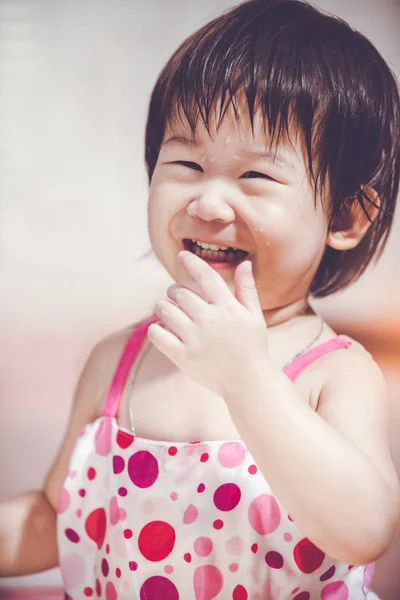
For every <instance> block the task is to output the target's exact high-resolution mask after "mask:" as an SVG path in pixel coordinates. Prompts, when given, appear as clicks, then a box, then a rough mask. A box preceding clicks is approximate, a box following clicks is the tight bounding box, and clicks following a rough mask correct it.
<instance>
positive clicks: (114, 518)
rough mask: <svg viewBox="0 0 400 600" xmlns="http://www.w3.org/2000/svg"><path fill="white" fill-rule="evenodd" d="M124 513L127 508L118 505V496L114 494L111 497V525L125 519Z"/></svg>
mask: <svg viewBox="0 0 400 600" xmlns="http://www.w3.org/2000/svg"><path fill="white" fill-rule="evenodd" d="M123 513H125V509H122V508H120V507H119V506H118V499H117V497H116V496H113V497H112V498H110V508H109V518H110V523H111V525H116V524H117V523H118V522H119V521H123V518H122V517H123ZM125 514H126V513H125Z"/></svg>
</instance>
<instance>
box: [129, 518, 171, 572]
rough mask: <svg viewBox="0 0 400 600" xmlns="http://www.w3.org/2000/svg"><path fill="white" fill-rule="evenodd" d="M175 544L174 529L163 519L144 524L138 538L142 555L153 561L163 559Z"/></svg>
mask: <svg viewBox="0 0 400 600" xmlns="http://www.w3.org/2000/svg"><path fill="white" fill-rule="evenodd" d="M174 544H175V529H174V528H173V527H172V526H171V525H170V524H169V523H166V522H165V521H151V522H150V523H147V525H145V526H144V527H143V528H142V530H141V532H140V534H139V538H138V546H139V550H140V552H141V553H142V555H143V556H144V557H145V558H147V560H151V561H153V562H157V561H159V560H164V558H167V556H169V554H171V552H172V549H173V547H174Z"/></svg>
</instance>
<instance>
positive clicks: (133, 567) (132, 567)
mask: <svg viewBox="0 0 400 600" xmlns="http://www.w3.org/2000/svg"><path fill="white" fill-rule="evenodd" d="M137 567H138V565H137V562H136V561H134V560H131V561H130V563H129V569H130V571H136V569H137Z"/></svg>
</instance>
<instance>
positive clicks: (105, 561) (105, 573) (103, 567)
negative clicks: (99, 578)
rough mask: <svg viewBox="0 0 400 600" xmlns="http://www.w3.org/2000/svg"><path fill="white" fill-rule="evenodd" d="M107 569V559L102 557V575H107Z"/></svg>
mask: <svg viewBox="0 0 400 600" xmlns="http://www.w3.org/2000/svg"><path fill="white" fill-rule="evenodd" d="M109 571H110V567H109V565H108V562H107V559H106V558H103V560H102V561H101V572H102V573H103V575H104V577H107V576H108V573H109Z"/></svg>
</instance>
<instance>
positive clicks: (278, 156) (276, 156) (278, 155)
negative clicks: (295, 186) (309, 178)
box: [160, 135, 296, 171]
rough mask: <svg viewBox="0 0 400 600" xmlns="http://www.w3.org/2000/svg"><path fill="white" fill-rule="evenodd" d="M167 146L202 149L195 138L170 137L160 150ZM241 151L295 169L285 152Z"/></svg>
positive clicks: (264, 150)
mask: <svg viewBox="0 0 400 600" xmlns="http://www.w3.org/2000/svg"><path fill="white" fill-rule="evenodd" d="M169 144H182V145H183V146H187V147H190V148H203V144H202V142H200V141H198V140H196V138H194V139H189V138H186V137H184V136H180V135H172V136H171V137H169V138H167V139H166V140H165V141H164V142H162V144H161V146H160V149H161V148H164V147H165V146H167V145H169ZM242 151H244V152H245V154H248V155H252V156H254V158H269V159H271V160H272V161H273V162H276V161H277V160H278V161H279V162H280V163H282V166H283V167H288V168H290V169H291V170H293V171H294V170H295V168H296V167H295V165H294V163H293V161H292V160H291V158H290V156H289V155H288V154H287V153H286V152H282V151H280V150H271V149H268V148H263V151H262V152H259V151H257V150H247V149H246V148H243V149H242Z"/></svg>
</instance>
